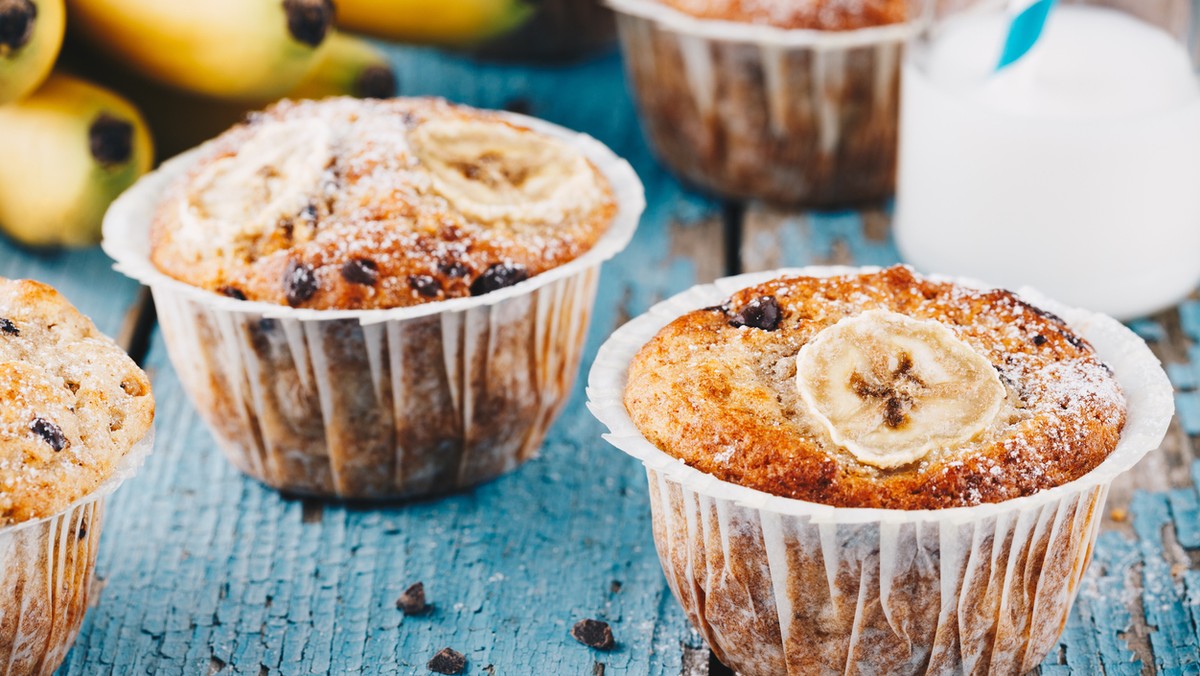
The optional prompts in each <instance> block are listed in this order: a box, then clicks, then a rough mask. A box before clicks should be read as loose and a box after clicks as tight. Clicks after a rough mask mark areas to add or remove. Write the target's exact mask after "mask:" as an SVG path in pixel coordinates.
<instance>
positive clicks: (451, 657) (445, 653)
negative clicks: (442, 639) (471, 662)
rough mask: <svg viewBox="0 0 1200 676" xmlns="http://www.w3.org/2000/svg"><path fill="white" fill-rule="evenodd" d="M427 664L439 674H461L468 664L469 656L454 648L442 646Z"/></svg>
mask: <svg viewBox="0 0 1200 676" xmlns="http://www.w3.org/2000/svg"><path fill="white" fill-rule="evenodd" d="M425 666H426V667H428V668H429V670H430V671H436V672H437V673H439V674H461V673H462V670H463V669H465V668H466V666H467V656H466V655H464V654H462V653H460V652H458V651H457V650H455V649H453V648H442V649H441V650H440V651H439V652H438V654H436V655H434V656H433V658H432V659H430V660H429V662H428V663H427V664H426V665H425Z"/></svg>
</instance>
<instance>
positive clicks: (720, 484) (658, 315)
mask: <svg viewBox="0 0 1200 676" xmlns="http://www.w3.org/2000/svg"><path fill="white" fill-rule="evenodd" d="M1047 310H1049V311H1047ZM588 398H589V401H588V407H589V409H591V410H592V411H593V412H594V413H595V414H596V416H597V417H598V418H599V419H600V420H601V421H602V422H604V423H605V425H607V427H608V429H609V434H607V435H606V437H605V438H606V439H607V440H609V441H610V442H611V443H612V444H613V445H615V446H616V447H617V448H619V449H621V450H623V451H625V452H626V453H628V454H630V455H631V456H633V457H636V458H637V459H639V460H641V461H642V462H643V463H644V465H645V466H646V474H647V479H648V486H649V501H650V509H651V513H652V516H653V521H652V523H653V533H654V541H655V545H656V549H657V551H658V554H659V558H660V559H661V560H662V565H663V571H664V573H665V574H666V578H667V581H668V583H669V585H670V587H671V590H672V592H673V593H674V594H675V597H676V598H677V599H678V600H679V602H680V604H681V605H682V607H683V609H684V611H685V612H686V613H687V616H688V618H689V619H690V620H691V622H692V624H693V626H694V627H695V628H696V630H697V631H698V632H699V633H700V634H701V635H702V636H703V637H704V639H705V641H707V642H708V644H709V646H710V647H712V649H713V652H714V654H715V655H716V656H717V658H718V659H720V660H721V661H722V662H724V663H725V664H726V665H728V666H730V667H731V668H732V669H733V670H734V671H736V672H737V673H739V674H744V675H745V676H774V675H775V674H784V673H786V674H832V673H840V674H864V675H865V674H883V673H886V674H914V675H916V674H925V675H928V674H963V673H966V674H983V673H987V674H1013V675H1015V674H1023V673H1028V672H1029V671H1030V670H1031V669H1034V668H1035V667H1037V665H1038V664H1040V663H1041V662H1042V660H1043V658H1044V657H1045V656H1046V654H1047V652H1048V651H1050V650H1051V649H1052V647H1053V646H1054V645H1055V644H1056V641H1057V639H1058V637H1059V635H1060V634H1061V633H1062V630H1063V627H1064V626H1066V621H1067V617H1068V615H1069V613H1070V611H1071V603H1072V601H1073V600H1074V597H1075V593H1076V591H1077V590H1078V589H1079V584H1080V580H1081V578H1082V577H1083V574H1084V571H1085V570H1087V565H1088V561H1089V560H1090V558H1091V553H1092V549H1093V546H1094V544H1095V541H1096V535H1097V532H1098V531H1099V526H1100V521H1101V519H1102V518H1103V514H1104V501H1105V497H1106V496H1107V494H1108V490H1109V487H1110V485H1111V484H1112V482H1113V480H1114V479H1115V478H1116V477H1117V476H1119V475H1120V474H1121V473H1122V472H1125V471H1127V470H1129V469H1130V468H1131V467H1133V466H1134V465H1135V464H1136V463H1137V462H1138V461H1139V460H1141V459H1142V458H1143V457H1144V456H1145V455H1146V453H1147V452H1149V451H1151V450H1153V449H1154V448H1156V447H1157V445H1158V444H1159V443H1160V442H1161V441H1162V438H1163V436H1164V435H1165V433H1166V430H1167V427H1168V425H1169V423H1170V420H1171V414H1172V410H1173V392H1172V388H1171V384H1170V382H1169V381H1168V380H1167V377H1166V374H1165V373H1163V370H1162V367H1161V365H1160V364H1159V363H1158V360H1157V359H1156V358H1155V356H1154V354H1153V352H1151V351H1150V349H1149V348H1148V347H1147V346H1146V345H1145V343H1144V342H1143V341H1142V340H1141V339H1140V338H1138V337H1137V336H1136V335H1135V334H1134V333H1133V332H1132V331H1130V330H1129V329H1128V328H1127V327H1125V326H1123V325H1121V324H1120V323H1119V322H1117V321H1115V320H1113V319H1111V318H1109V317H1104V316H1103V315H1099V314H1097V313H1093V312H1089V311H1086V310H1081V309H1077V308H1070V307H1066V306H1062V305H1060V304H1057V303H1054V302H1053V301H1050V300H1048V299H1045V298H1042V297H1041V296H1040V295H1038V294H1036V292H1032V291H1022V293H1021V295H1019V296H1018V295H1014V294H1012V293H1009V292H1007V291H1001V290H996V289H982V288H980V287H978V286H976V285H974V284H973V283H966V282H950V281H945V280H940V279H931V278H924V277H921V276H918V275H916V274H914V273H913V272H912V271H910V270H908V269H906V268H900V267H898V268H892V269H889V270H882V271H880V270H878V269H853V268H804V269H798V270H784V271H775V272H764V273H753V274H748V275H742V276H739V277H734V278H729V279H723V280H717V281H716V282H714V283H713V284H711V285H703V286H699V287H694V288H692V289H689V290H687V291H686V292H684V293H681V294H679V295H678V296H675V297H673V298H670V299H668V300H666V301H663V302H662V303H661V304H660V305H658V306H656V307H654V308H652V309H651V310H650V311H649V312H647V313H646V314H644V315H641V316H639V317H636V318H634V319H633V320H632V321H630V322H629V323H628V324H626V325H625V326H623V327H621V328H620V329H618V330H617V331H616V332H615V333H614V334H613V336H612V337H611V338H610V339H609V340H608V341H607V342H606V343H605V344H604V345H603V346H602V347H601V348H600V351H599V353H598V354H597V356H596V360H595V365H594V366H593V368H592V373H591V377H590V378H589V382H588Z"/></svg>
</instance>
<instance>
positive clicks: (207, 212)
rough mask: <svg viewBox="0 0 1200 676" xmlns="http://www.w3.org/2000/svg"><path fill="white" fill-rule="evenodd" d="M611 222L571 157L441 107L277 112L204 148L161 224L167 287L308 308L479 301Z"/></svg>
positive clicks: (493, 119)
mask: <svg viewBox="0 0 1200 676" xmlns="http://www.w3.org/2000/svg"><path fill="white" fill-rule="evenodd" d="M615 213H616V203H615V200H614V198H613V194H612V190H611V187H610V186H609V184H608V181H607V180H606V179H605V178H604V176H603V175H601V174H600V172H599V171H598V170H597V169H596V167H595V166H593V165H592V164H591V163H590V162H589V161H588V160H587V158H586V157H584V156H583V154H582V153H580V152H579V151H578V150H577V149H576V148H574V147H573V146H571V145H570V144H569V143H566V142H564V141H561V140H558V139H556V138H551V137H549V136H547V135H545V134H542V133H540V132H536V131H533V130H531V129H527V128H524V127H521V126H519V125H518V124H513V123H511V122H509V121H507V120H506V119H504V118H502V117H501V116H500V115H499V114H496V113H491V112H486V111H480V110H475V109H472V108H467V107H464V106H456V105H451V104H449V103H446V102H445V101H442V100H438V99H389V100H363V99H353V98H330V99H324V100H322V101H299V102H292V101H284V102H281V103H278V104H276V105H274V106H272V107H270V108H268V109H267V110H265V111H263V112H261V113H255V114H252V115H250V116H249V117H248V118H247V120H246V121H245V122H244V123H242V124H240V125H238V126H236V127H234V128H233V129H230V130H229V131H227V132H225V133H224V134H222V135H221V136H219V137H217V138H216V139H214V140H213V141H211V142H209V143H208V144H206V145H205V146H204V147H203V149H202V150H200V151H199V157H198V158H197V160H196V162H195V164H194V165H192V166H191V167H190V170H189V171H188V172H187V173H186V175H184V176H183V177H181V178H180V179H179V180H177V181H176V182H175V183H174V184H173V185H172V186H171V187H170V188H169V189H168V190H167V192H166V195H165V197H164V199H163V200H162V202H161V203H160V205H159V206H158V209H157V211H156V213H155V219H154V224H153V228H152V230H151V259H152V261H153V262H154V264H155V265H156V266H157V267H158V268H159V270H161V271H162V272H164V273H166V274H168V275H170V276H172V277H174V278H176V279H178V280H180V281H183V282H186V283H188V284H191V285H193V286H198V287H202V288H205V289H209V290H211V291H215V292H218V293H223V294H226V295H228V296H231V297H234V298H239V299H249V300H258V301H266V302H270V303H277V304H286V305H291V306H293V307H306V308H317V309H367V308H390V307H405V306H410V305H416V304H419V303H427V302H431V301H437V300H443V299H447V298H456V297H461V296H471V295H481V294H484V293H487V292H489V291H494V290H496V289H499V288H503V287H505V286H510V285H512V284H515V283H518V282H520V281H523V280H525V279H527V278H528V277H532V276H534V275H537V274H539V273H541V272H544V271H546V270H549V269H551V268H554V267H556V266H559V265H562V264H563V263H566V262H567V261H570V260H572V259H574V258H576V257H577V256H579V255H580V254H582V253H583V252H585V251H587V250H588V249H589V248H591V246H592V245H593V244H594V243H595V242H596V241H597V240H598V239H599V238H600V237H601V235H603V234H604V232H605V231H606V230H607V228H608V227H609V225H610V223H611V221H612V219H613V217H614V215H615Z"/></svg>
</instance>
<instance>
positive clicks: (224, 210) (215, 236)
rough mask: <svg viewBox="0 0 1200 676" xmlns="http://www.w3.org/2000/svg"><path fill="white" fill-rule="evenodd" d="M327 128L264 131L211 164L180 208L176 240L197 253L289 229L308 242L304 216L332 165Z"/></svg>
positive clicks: (292, 125)
mask: <svg viewBox="0 0 1200 676" xmlns="http://www.w3.org/2000/svg"><path fill="white" fill-rule="evenodd" d="M330 136H331V135H330V132H329V128H328V127H327V126H326V125H325V124H324V123H323V122H320V121H317V120H296V121H292V122H287V123H284V124H279V125H273V126H264V127H263V128H262V129H261V131H259V133H258V134H256V135H255V136H254V137H253V138H251V139H250V140H248V141H247V142H246V144H245V145H243V146H242V147H241V148H240V149H239V150H238V151H237V153H236V154H232V155H229V156H227V157H223V158H221V159H218V160H216V161H215V162H212V163H211V164H210V165H209V166H208V167H206V168H205V169H204V171H203V173H201V174H200V175H199V176H197V177H196V179H195V180H194V181H193V186H194V187H193V188H192V190H191V192H190V193H189V195H188V199H187V200H185V201H184V203H183V213H182V214H181V223H182V224H183V227H182V228H181V229H180V236H182V237H187V238H189V239H191V240H192V241H193V244H194V245H195V250H196V251H203V250H207V249H208V248H209V247H212V246H214V242H222V241H234V242H242V243H245V244H246V245H247V246H249V245H252V244H253V242H254V241H255V240H257V239H258V238H260V237H263V236H264V235H268V234H270V233H271V232H272V231H274V230H275V229H276V228H278V227H279V226H280V225H281V224H287V225H288V226H289V227H290V228H291V229H292V233H291V236H292V237H293V238H295V239H297V240H304V239H307V237H306V236H305V235H306V233H304V232H302V231H301V230H302V227H301V226H303V222H302V221H303V219H298V218H297V215H298V214H300V213H302V212H303V211H304V210H305V209H306V208H308V207H309V205H310V204H311V203H312V200H313V198H314V197H315V196H317V195H319V194H320V192H321V186H322V182H323V181H324V176H325V170H326V168H327V167H328V166H329V165H330V163H331V162H332V158H333V154H332V150H331V148H330V143H331V139H330Z"/></svg>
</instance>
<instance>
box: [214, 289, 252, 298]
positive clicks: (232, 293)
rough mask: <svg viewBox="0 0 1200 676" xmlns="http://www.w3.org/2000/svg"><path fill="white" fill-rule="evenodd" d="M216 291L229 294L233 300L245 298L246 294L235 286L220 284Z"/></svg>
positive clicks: (224, 294)
mask: <svg viewBox="0 0 1200 676" xmlns="http://www.w3.org/2000/svg"><path fill="white" fill-rule="evenodd" d="M217 292H218V293H220V294H221V295H223V296H229V297H230V298H232V299H234V300H246V294H244V293H242V290H241V289H239V288H237V287H236V286H222V287H221V288H219V289H217Z"/></svg>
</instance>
